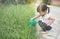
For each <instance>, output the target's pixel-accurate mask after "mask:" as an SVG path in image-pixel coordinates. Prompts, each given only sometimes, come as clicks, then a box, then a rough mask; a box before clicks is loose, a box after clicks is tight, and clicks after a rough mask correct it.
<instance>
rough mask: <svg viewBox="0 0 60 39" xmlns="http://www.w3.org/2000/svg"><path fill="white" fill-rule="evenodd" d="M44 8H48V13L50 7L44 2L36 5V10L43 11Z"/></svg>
mask: <svg viewBox="0 0 60 39" xmlns="http://www.w3.org/2000/svg"><path fill="white" fill-rule="evenodd" d="M45 10H48V13H49V12H50V8H49V7H48V6H47V5H46V4H42V5H39V6H38V7H37V12H40V11H45Z"/></svg>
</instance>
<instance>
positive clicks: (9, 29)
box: [0, 4, 37, 39]
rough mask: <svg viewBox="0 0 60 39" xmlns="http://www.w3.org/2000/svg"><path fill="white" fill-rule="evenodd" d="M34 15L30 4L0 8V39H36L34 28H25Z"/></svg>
mask: <svg viewBox="0 0 60 39" xmlns="http://www.w3.org/2000/svg"><path fill="white" fill-rule="evenodd" d="M34 13H35V11H34V7H33V5H31V4H26V5H12V4H11V5H7V6H5V5H2V6H0V39H37V38H36V27H35V26H33V27H30V28H27V27H28V25H29V20H30V18H32V17H33V16H34Z"/></svg>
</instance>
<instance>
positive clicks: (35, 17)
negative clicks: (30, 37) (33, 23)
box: [32, 14, 40, 20]
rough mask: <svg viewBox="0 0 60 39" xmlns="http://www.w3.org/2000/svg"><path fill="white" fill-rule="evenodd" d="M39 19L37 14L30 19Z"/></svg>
mask: <svg viewBox="0 0 60 39" xmlns="http://www.w3.org/2000/svg"><path fill="white" fill-rule="evenodd" d="M39 17H40V14H38V15H36V16H34V17H33V18H32V19H34V20H35V19H37V18H39Z"/></svg>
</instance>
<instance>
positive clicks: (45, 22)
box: [33, 4, 55, 33]
mask: <svg viewBox="0 0 60 39" xmlns="http://www.w3.org/2000/svg"><path fill="white" fill-rule="evenodd" d="M47 10H48V13H47ZM37 12H38V13H39V14H38V15H37V16H35V17H33V20H34V19H37V18H38V17H40V20H39V21H38V24H39V25H40V27H41V28H42V30H41V31H42V33H46V31H50V30H51V29H52V27H51V26H50V25H51V24H52V23H53V22H54V21H55V19H54V18H52V17H50V16H49V12H50V9H49V7H48V6H47V5H46V4H41V5H39V6H38V7H37Z"/></svg>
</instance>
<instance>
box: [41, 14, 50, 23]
mask: <svg viewBox="0 0 60 39" xmlns="http://www.w3.org/2000/svg"><path fill="white" fill-rule="evenodd" d="M49 17H50V15H49V14H46V15H45V16H44V17H42V16H40V20H41V21H42V22H44V23H47V22H48V19H49Z"/></svg>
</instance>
